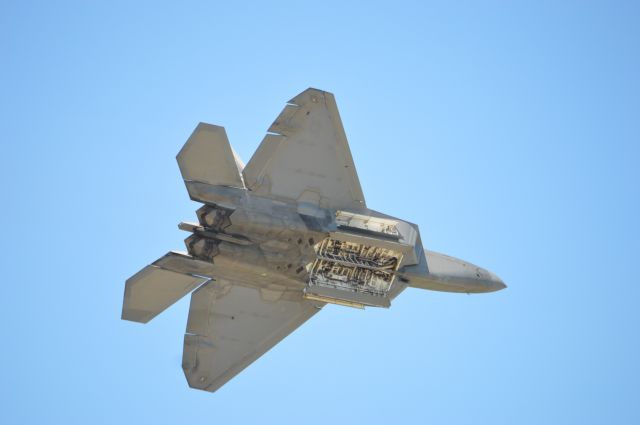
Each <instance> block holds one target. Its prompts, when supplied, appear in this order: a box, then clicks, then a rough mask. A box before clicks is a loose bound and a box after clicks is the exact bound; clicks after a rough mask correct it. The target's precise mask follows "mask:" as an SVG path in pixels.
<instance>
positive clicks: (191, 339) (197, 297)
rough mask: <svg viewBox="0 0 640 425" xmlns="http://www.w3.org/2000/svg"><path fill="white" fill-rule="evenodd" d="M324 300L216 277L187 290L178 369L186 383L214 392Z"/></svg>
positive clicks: (316, 309)
mask: <svg viewBox="0 0 640 425" xmlns="http://www.w3.org/2000/svg"><path fill="white" fill-rule="evenodd" d="M322 305H323V304H316V303H312V302H309V301H306V300H304V299H302V291H291V290H285V291H282V292H281V293H278V292H274V291H267V290H265V289H260V288H253V287H247V286H241V285H239V284H236V283H233V282H229V281H224V280H217V281H209V282H207V283H206V284H204V285H202V286H201V287H200V288H199V289H198V290H197V291H195V292H193V293H192V294H191V307H190V309H189V320H188V323H187V332H186V334H185V336H184V351H183V357H182V368H183V370H184V374H185V376H186V378H187V381H188V382H189V386H190V387H192V388H197V389H201V390H205V391H211V392H213V391H216V390H217V389H218V388H220V387H221V386H222V385H224V384H225V383H226V382H227V381H228V380H230V379H231V378H233V377H234V376H235V375H237V374H238V373H239V372H240V371H242V370H243V369H244V368H246V367H247V366H249V365H250V364H251V363H252V362H253V361H254V360H256V359H257V358H258V357H260V356H262V355H263V354H264V353H265V352H267V351H268V350H269V349H270V348H271V347H273V346H274V345H276V344H277V343H278V342H280V341H281V340H282V339H284V338H285V337H286V336H287V335H289V334H290V333H291V332H293V331H294V330H295V329H296V328H297V327H298V326H300V325H301V324H303V323H304V322H305V321H306V320H307V319H309V318H310V317H311V316H313V315H314V314H315V313H316V312H317V311H318V309H319V308H320V307H321V306H322Z"/></svg>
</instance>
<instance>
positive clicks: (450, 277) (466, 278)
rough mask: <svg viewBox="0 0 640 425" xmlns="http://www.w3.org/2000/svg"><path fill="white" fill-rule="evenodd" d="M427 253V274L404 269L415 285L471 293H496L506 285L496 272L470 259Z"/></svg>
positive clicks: (406, 276) (406, 275) (412, 284)
mask: <svg viewBox="0 0 640 425" xmlns="http://www.w3.org/2000/svg"><path fill="white" fill-rule="evenodd" d="M425 255H426V260H427V266H428V270H427V271H426V273H424V272H423V273H412V271H411V270H410V269H409V268H408V269H406V270H405V278H408V281H409V282H410V285H411V286H413V287H416V288H422V289H431V290H434V291H446V292H466V293H468V294H477V293H482V292H495V291H499V290H501V289H504V288H506V287H507V285H505V284H504V282H503V281H502V279H500V278H499V277H498V276H497V275H495V274H493V273H491V272H490V271H489V270H486V269H483V268H481V267H478V266H476V265H474V264H471V263H469V262H468V261H463V260H460V259H459V258H455V257H450V256H448V255H444V254H440V253H437V252H433V251H425Z"/></svg>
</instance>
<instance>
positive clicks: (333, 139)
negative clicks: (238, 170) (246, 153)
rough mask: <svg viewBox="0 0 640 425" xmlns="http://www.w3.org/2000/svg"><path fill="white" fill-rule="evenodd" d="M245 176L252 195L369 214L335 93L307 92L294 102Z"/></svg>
mask: <svg viewBox="0 0 640 425" xmlns="http://www.w3.org/2000/svg"><path fill="white" fill-rule="evenodd" d="M268 131H269V134H267V135H266V136H265V138H264V139H263V140H262V143H261V144H260V146H259V147H258V150H256V152H255V154H253V157H252V158H251V160H250V161H249V162H248V163H247V166H246V167H245V168H244V170H243V175H244V180H245V184H246V186H247V188H248V189H250V190H252V191H254V192H256V193H258V194H264V195H268V196H276V197H280V198H285V199H291V200H297V201H301V202H310V203H314V204H316V205H319V206H320V207H322V208H335V209H349V210H359V209H363V208H366V205H365V201H364V195H363V193H362V188H361V187H360V181H359V180H358V174H357V173H356V167H355V165H354V163H353V158H352V157H351V151H350V150H349V144H348V143H347V136H346V135H345V133H344V128H343V127H342V121H341V120H340V114H339V113H338V107H337V106H336V100H335V98H334V97H333V95H332V94H331V93H328V92H324V91H321V90H317V89H307V90H305V91H304V92H302V93H300V94H299V95H297V96H296V97H294V98H293V99H292V100H290V101H289V103H288V104H287V106H285V108H284V110H283V111H282V112H281V113H280V115H279V116H278V118H276V120H275V121H274V123H273V124H272V125H271V127H269V130H268Z"/></svg>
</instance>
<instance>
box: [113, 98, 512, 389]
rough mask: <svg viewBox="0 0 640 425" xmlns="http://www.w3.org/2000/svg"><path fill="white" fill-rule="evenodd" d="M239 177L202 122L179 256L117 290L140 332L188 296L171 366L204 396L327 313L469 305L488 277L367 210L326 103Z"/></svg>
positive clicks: (232, 159)
mask: <svg viewBox="0 0 640 425" xmlns="http://www.w3.org/2000/svg"><path fill="white" fill-rule="evenodd" d="M268 131H269V134H267V136H266V137H265V138H264V140H263V141H262V143H261V144H260V146H259V147H258V150H257V151H256V153H255V154H254V156H253V158H251V160H250V161H249V163H248V164H247V166H246V167H244V166H243V164H242V162H241V161H240V159H239V158H238V156H237V155H236V153H235V152H234V151H233V149H232V148H231V145H230V144H229V141H228V140H227V136H226V133H225V131H224V128H222V127H218V126H214V125H210V124H203V123H201V124H199V125H198V126H197V127H196V129H195V130H194V132H193V134H192V135H191V137H190V138H189V139H188V141H187V143H186V144H185V146H184V147H183V148H182V150H181V151H180V153H179V154H178V156H177V160H178V165H179V166H180V171H181V173H182V176H183V179H184V181H185V185H186V187H187V190H188V192H189V196H190V197H191V199H193V200H195V201H198V202H201V203H202V204H204V205H203V206H202V207H201V208H199V209H198V211H197V212H196V215H197V218H198V222H197V223H184V222H183V223H180V224H179V226H178V227H179V228H180V229H181V230H184V231H186V232H188V233H189V236H188V237H187V238H186V240H185V245H186V248H187V252H186V253H178V252H169V253H168V254H166V255H165V256H164V257H162V258H160V259H158V260H157V261H156V262H154V263H153V264H151V265H149V266H147V267H145V268H143V269H142V270H141V271H139V272H138V273H136V274H135V275H134V276H132V277H131V278H130V279H128V280H127V282H126V285H125V294H124V303H123V309H122V318H123V319H126V320H131V321H135V322H141V323H146V322H148V321H149V320H151V319H152V318H153V317H155V316H156V315H158V314H159V313H161V312H162V311H163V310H165V309H166V308H168V307H169V306H170V305H172V304H173V303H174V302H176V301H177V300H179V299H180V298H182V297H183V296H184V295H186V294H187V293H189V292H191V291H194V290H195V291H194V292H193V293H192V296H191V306H190V310H189V320H188V324H187V331H186V334H185V339H184V352H183V362H182V367H183V370H184V373H185V376H186V378H187V381H188V383H189V385H190V386H191V387H193V388H198V389H202V390H206V391H215V390H216V389H218V388H219V387H220V386H222V385H223V384H224V383H225V382H227V381H228V380H229V379H231V378H232V377H233V376H235V375H236V374H237V373H239V372H240V371H241V370H242V369H244V368H245V367H247V366H248V365H249V364H251V362H253V361H254V360H255V359H257V358H258V357H260V356H261V355H262V354H264V353H265V352H266V351H267V350H269V349H270V348H271V347H272V346H274V345H275V344H277V343H278V342H279V341H280V340H282V339H283V338H284V337H286V336H287V335H288V334H289V333H291V332H293V331H294V330H295V329H296V328H297V327H298V326H300V325H301V324H302V323H304V322H305V321H306V320H307V319H309V318H310V317H311V316H312V315H314V314H315V313H316V312H317V311H319V310H320V309H322V307H323V306H324V305H325V304H326V303H333V304H337V305H341V306H348V307H356V308H365V307H367V306H372V307H389V306H390V305H391V301H392V300H393V299H394V298H395V297H396V296H397V295H398V294H399V293H400V292H402V291H403V290H404V289H405V288H406V287H408V286H412V287H416V288H422V289H430V290H436V291H447V292H466V293H480V292H492V291H497V290H500V289H503V288H505V285H504V283H503V282H502V281H501V280H500V278H498V277H497V276H496V275H494V274H493V273H491V272H489V271H487V270H484V269H482V268H480V267H477V266H475V265H473V264H471V263H468V262H466V261H462V260H459V259H457V258H453V257H449V256H446V255H443V254H439V253H436V252H431V251H425V250H424V249H423V247H422V242H421V240H420V232H419V230H418V226H416V225H415V224H412V223H409V222H406V221H403V220H400V219H397V218H394V217H390V216H387V215H385V214H382V213H379V212H377V211H374V210H370V209H368V208H367V207H366V203H365V199H364V195H363V193H362V189H361V187H360V182H359V179H358V175H357V173H356V169H355V165H354V163H353V159H352V157H351V152H350V150H349V146H348V143H347V139H346V136H345V133H344V129H343V127H342V122H341V120H340V115H339V113H338V109H337V107H336V103H335V99H334V97H333V95H332V94H330V93H327V92H323V91H320V90H316V89H308V90H305V91H304V92H302V93H300V94H299V95H298V96H296V97H295V98H294V99H292V100H291V101H290V102H289V103H288V104H287V105H286V106H285V108H284V110H283V111H282V113H281V114H280V115H279V116H278V118H276V121H275V122H274V123H273V124H272V126H271V127H270V128H269V130H268Z"/></svg>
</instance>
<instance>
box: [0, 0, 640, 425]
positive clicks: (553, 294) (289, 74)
mask: <svg viewBox="0 0 640 425" xmlns="http://www.w3.org/2000/svg"><path fill="white" fill-rule="evenodd" d="M53 3H54V2H42V3H39V4H38V3H32V2H26V1H25V2H12V3H9V2H2V5H1V6H0V117H1V118H0V137H1V138H0V141H1V144H2V151H1V154H0V178H1V181H2V186H1V187H2V192H1V194H2V198H1V199H2V201H1V202H2V208H1V210H0V218H1V219H2V226H3V228H4V230H3V232H2V237H1V238H0V247H1V248H0V250H1V251H0V254H1V255H0V265H1V266H2V276H3V278H2V282H1V289H2V295H1V296H0V331H1V333H0V336H1V343H0V344H1V349H0V371H1V383H0V422H1V423H3V424H18V423H23V424H31V423H34V424H48V423H52V424H54V423H61V424H75V423H78V424H86V423H97V424H129V423H138V424H144V423H149V424H151V423H153V424H175V423H190V424H195V423H197V424H205V423H212V424H213V423H215V424H223V423H224V424H245V423H246V424H255V423H293V424H299V423H305V424H307V423H309V424H327V423H328V424H337V423H347V421H348V422H349V423H356V424H357V423H367V424H377V423H415V424H492V425H495V424H536V425H537V424H566V423H571V424H602V423H615V424H637V423H640V407H639V406H640V387H639V385H640V384H638V382H640V362H639V359H640V348H639V331H638V328H639V325H640V314H639V310H640V307H639V304H640V278H639V277H638V271H637V270H638V264H639V262H640V260H639V254H640V225H639V221H638V218H639V217H640V190H639V182H640V171H639V169H640V166H639V160H640V157H639V151H640V147H639V145H640V26H639V25H638V21H639V19H640V7H639V6H638V3H637V2H631V1H630V2H622V1H621V2H615V1H613V2H611V1H601V2H593V1H576V2H564V1H562V2H558V1H549V2H520V3H518V2H511V1H505V2H482V4H480V2H455V3H456V4H453V3H454V2H446V1H443V2H414V3H411V2H402V1H394V2H385V3H376V2H362V3H361V4H359V5H352V6H346V5H344V4H343V2H330V1H323V2H301V1H296V2H289V3H274V4H266V3H267V2H264V4H263V2H250V3H247V2H242V3H237V4H233V2H219V4H215V3H216V2H202V3H193V2H172V3H171V4H166V5H163V4H160V3H158V2H135V3H136V4H135V5H134V4H132V3H134V2H115V1H109V2H103V3H102V4H101V5H100V4H97V2H96V4H94V5H91V6H89V5H87V4H86V3H87V2H76V3H61V2H56V4H55V5H54V4H53ZM309 86H312V87H317V88H321V89H324V90H327V91H331V92H333V93H335V95H336V98H337V101H338V105H339V107H340V111H341V114H342V119H343V122H344V125H345V129H346V132H347V135H348V137H349V139H350V143H351V149H352V152H353V156H354V158H355V162H356V165H357V167H358V171H359V175H360V180H361V182H362V186H363V189H364V193H365V196H366V197H367V201H368V204H369V206H370V207H371V208H374V209H377V210H380V211H383V212H386V213H388V214H391V215H395V216H398V217H402V218H405V219H407V220H410V221H412V222H415V223H418V224H419V225H420V228H421V230H422V233H423V242H424V244H425V246H426V247H428V248H429V249H432V250H436V251H441V252H446V253H449V254H451V255H454V256H457V257H460V258H464V259H467V260H469V261H471V262H474V263H477V264H479V265H482V266H484V267H486V268H488V269H490V270H492V271H494V272H496V273H497V274H498V275H500V276H501V277H502V278H503V279H504V280H505V282H507V283H508V285H509V288H508V289H507V290H505V291H502V292H500V293H495V294H488V295H479V296H467V295H456V294H442V293H435V292H427V291H419V290H413V289H409V290H407V291H405V292H404V293H403V294H402V295H401V296H400V297H399V298H397V299H396V300H395V302H394V304H393V306H392V308H391V309H389V310H382V309H367V310H365V311H359V310H353V309H348V308H341V307H337V306H329V307H328V308H326V309H325V310H323V311H322V313H321V314H319V315H317V316H316V317H314V318H313V319H312V320H311V321H309V322H308V323H307V324H306V325H305V326H303V327H302V328H300V329H299V330H298V331H296V332H295V333H294V334H292V335H291V336H290V337H288V338H287V339H286V340H285V341H284V342H283V343H281V344H280V345H278V346H277V347H276V348H274V349H273V350H272V351H270V352H269V353H267V354H266V355H265V356H264V357H262V358H261V359H259V360H258V361H257V362H256V363H254V364H253V365H252V366H250V367H249V368H248V369H247V370H245V371H244V372H243V373H242V374H240V375H239V376H238V377H237V378H236V379H234V380H233V381H231V382H230V383H229V384H227V385H226V386H225V387H223V389H221V390H220V391H219V392H217V393H215V394H213V395H212V394H209V393H204V392H199V391H195V390H190V389H188V387H187V385H186V382H185V380H184V377H183V374H182V370H181V368H180V362H181V352H182V338H183V332H184V328H185V324H186V317H187V311H188V301H189V300H188V297H187V298H185V299H183V300H182V301H181V302H179V303H178V304H176V305H174V306H173V307H172V308H171V309H169V310H167V311H166V312H165V313H164V314H162V315H161V316H159V317H158V318H156V319H155V320H154V321H153V322H151V323H150V324H148V325H146V326H142V325H138V324H135V323H130V322H123V321H121V320H120V319H119V317H120V309H121V302H122V294H123V287H124V281H125V279H126V278H127V277H129V276H130V275H131V274H133V273H134V272H136V271H137V270H138V269H139V268H140V267H142V266H144V265H145V264H148V263H149V262H151V261H153V260H155V259H156V258H157V257H159V256H160V255H162V254H163V253H165V252H166V251H168V250H170V249H183V242H182V240H183V238H184V237H185V236H186V235H185V234H184V233H183V232H180V231H179V230H178V229H177V227H176V224H177V223H178V222H180V221H182V220H186V221H189V220H193V219H194V217H195V216H194V210H195V209H196V208H197V205H196V204H195V203H193V202H191V201H190V200H189V199H188V197H187V194H186V190H185V189H184V186H183V182H182V180H181V178H180V174H179V170H178V167H177V164H176V163H175V155H176V153H177V152H178V150H179V149H180V147H181V146H182V144H183V143H184V141H185V140H186V138H187V137H188V136H189V134H190V133H191V131H192V130H193V128H194V127H195V126H196V124H197V123H198V122H199V121H205V122H210V123H215V124H220V125H224V126H225V127H226V129H227V132H228V134H229V138H230V140H231V142H232V144H233V145H234V146H235V148H236V150H237V151H238V152H239V154H240V155H241V156H242V158H243V159H244V160H245V161H246V160H248V159H249V158H250V157H251V155H252V153H253V151H254V149H255V148H256V147H257V145H258V143H259V142H260V140H261V139H262V137H263V135H264V133H265V131H266V129H267V127H268V126H269V124H270V123H271V122H272V120H273V119H274V118H275V117H276V115H277V114H278V113H279V112H280V110H281V108H282V107H283V105H284V103H285V101H287V100H289V99H290V98H291V97H292V96H293V95H295V94H297V93H298V92H300V91H302V90H304V89H305V88H307V87H309Z"/></svg>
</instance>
